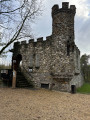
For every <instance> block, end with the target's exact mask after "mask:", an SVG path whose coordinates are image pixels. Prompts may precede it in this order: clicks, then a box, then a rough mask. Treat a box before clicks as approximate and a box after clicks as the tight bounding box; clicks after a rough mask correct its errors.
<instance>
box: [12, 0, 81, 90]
mask: <svg viewBox="0 0 90 120" xmlns="http://www.w3.org/2000/svg"><path fill="white" fill-rule="evenodd" d="M75 13H76V7H75V5H70V7H69V3H68V2H63V3H62V8H59V6H58V5H54V6H53V7H52V35H51V36H48V37H46V40H44V41H43V38H38V39H37V42H35V41H34V40H33V39H31V40H29V42H28V43H27V42H26V41H22V42H21V43H20V42H15V43H14V49H13V56H17V58H18V59H19V60H22V66H21V70H22V71H23V73H24V75H25V76H26V77H27V78H30V76H29V74H30V75H31V76H32V77H31V78H30V79H28V81H33V84H34V86H35V87H38V88H40V87H46V88H48V89H54V90H60V91H70V90H71V85H76V87H80V86H81V85H82V84H83V79H82V75H81V73H80V51H79V49H78V47H77V46H76V45H75V41H74V39H75V36H74V16H75ZM24 69H25V70H26V71H27V72H24ZM28 73H29V74H28Z"/></svg>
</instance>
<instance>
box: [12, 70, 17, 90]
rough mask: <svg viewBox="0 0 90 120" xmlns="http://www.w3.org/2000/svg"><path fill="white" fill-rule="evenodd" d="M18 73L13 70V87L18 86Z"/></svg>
mask: <svg viewBox="0 0 90 120" xmlns="http://www.w3.org/2000/svg"><path fill="white" fill-rule="evenodd" d="M16 75H17V72H16V71H15V70H13V81H12V88H16Z"/></svg>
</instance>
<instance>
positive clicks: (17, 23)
mask: <svg viewBox="0 0 90 120" xmlns="http://www.w3.org/2000/svg"><path fill="white" fill-rule="evenodd" d="M40 14H41V1H40V0H0V29H1V31H0V32H1V33H2V35H1V40H2V41H1V42H2V43H1V45H3V47H1V50H0V54H2V53H3V51H4V50H5V49H6V48H7V47H8V46H9V45H11V44H12V43H13V42H14V41H16V40H20V39H22V38H24V39H25V38H29V39H30V37H31V36H32V34H31V24H32V22H33V21H34V20H35V18H36V17H37V16H38V15H40ZM4 43H5V44H4Z"/></svg>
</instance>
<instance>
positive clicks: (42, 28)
mask: <svg viewBox="0 0 90 120" xmlns="http://www.w3.org/2000/svg"><path fill="white" fill-rule="evenodd" d="M62 2H69V5H75V6H76V8H77V9H76V15H75V43H76V45H77V46H78V48H79V49H80V51H81V55H83V54H85V53H86V54H90V0H42V4H43V6H42V10H43V12H42V16H39V17H38V20H36V22H35V24H33V25H32V28H33V32H34V33H35V34H36V38H38V37H44V39H45V38H46V36H49V35H51V34H52V17H51V8H52V6H53V5H54V4H58V5H59V8H61V7H62ZM8 60H9V61H11V55H8ZM8 60H7V62H8ZM5 61H6V60H3V61H2V62H5ZM9 63H10V62H9Z"/></svg>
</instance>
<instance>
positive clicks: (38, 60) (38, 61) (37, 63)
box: [35, 54, 40, 68]
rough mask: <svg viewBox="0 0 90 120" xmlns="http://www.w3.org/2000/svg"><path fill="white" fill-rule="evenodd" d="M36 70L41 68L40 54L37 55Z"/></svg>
mask: <svg viewBox="0 0 90 120" xmlns="http://www.w3.org/2000/svg"><path fill="white" fill-rule="evenodd" d="M35 62H36V66H35V67H36V68H39V67H40V55H39V54H36V61H35Z"/></svg>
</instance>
